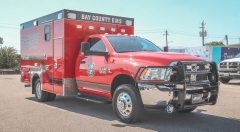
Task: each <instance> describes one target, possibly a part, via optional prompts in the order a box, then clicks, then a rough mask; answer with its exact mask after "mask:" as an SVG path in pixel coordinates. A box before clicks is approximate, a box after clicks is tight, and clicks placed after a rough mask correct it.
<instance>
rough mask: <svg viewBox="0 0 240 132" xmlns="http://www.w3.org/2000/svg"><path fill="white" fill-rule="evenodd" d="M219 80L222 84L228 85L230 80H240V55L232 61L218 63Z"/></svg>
mask: <svg viewBox="0 0 240 132" xmlns="http://www.w3.org/2000/svg"><path fill="white" fill-rule="evenodd" d="M219 79H220V81H221V82H222V83H228V82H229V81H230V80H232V79H240V53H239V54H237V55H236V56H235V57H234V58H232V59H226V60H223V61H222V62H220V64H219Z"/></svg>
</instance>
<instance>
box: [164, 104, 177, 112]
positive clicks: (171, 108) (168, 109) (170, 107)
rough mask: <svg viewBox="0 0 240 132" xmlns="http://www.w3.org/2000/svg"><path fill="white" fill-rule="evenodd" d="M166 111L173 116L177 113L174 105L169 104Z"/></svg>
mask: <svg viewBox="0 0 240 132" xmlns="http://www.w3.org/2000/svg"><path fill="white" fill-rule="evenodd" d="M166 111H167V113H169V114H172V113H173V112H174V111H175V107H174V106H173V105H172V104H167V107H166Z"/></svg>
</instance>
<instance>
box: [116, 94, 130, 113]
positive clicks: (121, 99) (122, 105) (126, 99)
mask: <svg viewBox="0 0 240 132" xmlns="http://www.w3.org/2000/svg"><path fill="white" fill-rule="evenodd" d="M117 108H118V111H119V112H120V114H121V115H123V116H125V117H127V116H129V115H130V114H131V112H132V99H131V97H130V95H129V94H128V93H126V92H122V93H120V94H119V95H118V98H117Z"/></svg>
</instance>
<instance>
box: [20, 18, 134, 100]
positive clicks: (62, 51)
mask: <svg viewBox="0 0 240 132" xmlns="http://www.w3.org/2000/svg"><path fill="white" fill-rule="evenodd" d="M39 20H41V18H39ZM26 25H27V26H29V24H28V23H26ZM46 25H48V26H49V27H50V34H51V35H50V40H49V41H45V40H44V38H45V32H44V28H45V26H46ZM103 27H104V30H102V28H103ZM113 28H114V31H113V30H112V29H113ZM122 30H124V33H123V32H122ZM133 31H134V27H133V26H126V25H120V24H113V23H103V22H91V21H84V20H75V19H64V18H63V19H59V20H54V21H47V22H45V21H44V22H43V24H39V25H37V26H32V27H30V28H26V29H22V30H21V64H20V65H21V71H22V74H21V80H22V81H23V82H25V83H32V82H31V81H32V80H31V79H32V76H33V75H31V73H32V72H31V71H36V70H38V69H43V70H42V71H41V73H40V75H39V76H41V77H40V78H41V80H42V89H43V90H44V91H48V92H52V93H56V94H57V95H64V90H63V89H64V84H63V80H64V79H72V80H73V79H75V77H76V75H75V73H76V72H75V69H77V68H76V62H78V61H77V57H78V55H79V51H80V44H81V42H82V41H83V40H85V39H86V38H87V37H88V36H90V35H93V34H105V33H108V34H120V33H121V34H128V35H132V34H133ZM78 59H80V60H81V57H80V58H78ZM94 60H99V57H94ZM102 60H103V58H102ZM100 63H102V61H99V64H100ZM99 64H98V66H99ZM99 68H100V67H99ZM82 76H84V74H82ZM96 79H98V80H101V83H109V82H108V80H105V79H104V78H102V77H97V78H96ZM85 91H91V90H87V89H85ZM99 92H100V93H103V94H101V95H104V96H106V97H109V95H108V93H109V91H105V92H102V91H99ZM90 93H96V94H97V93H98V92H90Z"/></svg>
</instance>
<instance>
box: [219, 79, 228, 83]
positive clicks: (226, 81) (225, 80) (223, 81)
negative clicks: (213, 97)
mask: <svg viewBox="0 0 240 132" xmlns="http://www.w3.org/2000/svg"><path fill="white" fill-rule="evenodd" d="M219 80H220V82H222V83H223V84H227V83H228V82H229V81H230V79H229V78H220V79H219Z"/></svg>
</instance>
